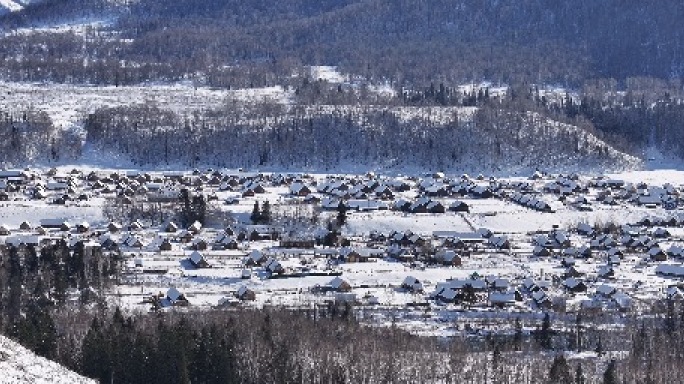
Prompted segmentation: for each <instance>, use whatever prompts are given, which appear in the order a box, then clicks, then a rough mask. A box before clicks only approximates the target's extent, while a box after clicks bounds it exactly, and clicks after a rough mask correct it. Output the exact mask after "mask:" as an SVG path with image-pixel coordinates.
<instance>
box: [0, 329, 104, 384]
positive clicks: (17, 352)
mask: <svg viewBox="0 0 684 384" xmlns="http://www.w3.org/2000/svg"><path fill="white" fill-rule="evenodd" d="M0 372H2V375H0V383H8V384H9V383H13V384H20V383H31V384H42V383H46V384H47V383H64V384H78V383H95V381H94V380H92V379H88V378H85V377H83V376H79V375H77V374H76V373H74V372H71V371H69V370H68V369H66V368H65V367H63V366H61V365H59V364H57V363H55V362H53V361H50V360H48V359H45V358H43V357H39V356H36V355H35V354H33V353H32V352H31V351H29V350H28V349H26V348H24V347H22V346H21V345H19V344H17V343H15V342H14V341H12V340H10V339H8V338H6V337H4V336H0Z"/></svg>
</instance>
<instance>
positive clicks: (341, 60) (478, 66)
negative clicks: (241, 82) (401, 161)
mask: <svg viewBox="0 0 684 384" xmlns="http://www.w3.org/2000/svg"><path fill="white" fill-rule="evenodd" d="M618 9H619V12H618V13H616V10H618ZM68 17H71V18H74V17H81V18H83V17H90V18H91V19H92V18H94V19H103V20H108V21H110V22H111V25H112V26H111V28H112V29H113V30H115V31H119V32H120V34H118V33H117V34H116V36H115V37H114V38H112V36H110V35H109V34H106V33H105V34H103V33H93V35H92V36H89V39H88V44H89V45H90V47H91V49H88V50H87V52H85V53H84V52H83V51H82V50H81V49H80V48H81V46H80V44H79V46H78V49H74V48H73V47H72V48H70V47H69V45H68V44H67V45H66V46H65V45H63V44H64V43H66V42H69V41H71V40H72V39H73V38H74V37H73V36H68V35H66V36H65V35H60V36H42V38H43V39H46V40H47V41H46V42H47V43H48V46H51V48H52V49H48V52H35V53H42V54H44V55H45V56H46V58H47V59H55V60H56V61H60V62H61V61H62V60H65V59H68V58H69V57H75V56H78V57H80V56H82V55H83V54H86V55H88V56H90V57H91V58H92V59H94V60H98V61H99V60H101V61H103V62H104V63H106V64H107V65H109V66H112V68H116V67H127V66H128V65H125V64H123V63H121V62H119V60H125V61H126V62H128V63H131V64H132V63H137V64H151V63H155V64H158V65H161V66H162V67H163V68H164V69H163V70H160V72H158V73H155V72H153V73H149V74H148V76H153V77H155V76H159V77H171V78H173V77H179V76H183V75H188V74H194V73H196V71H202V72H207V73H212V72H214V71H221V68H222V67H223V66H225V65H231V66H233V65H236V64H240V65H245V64H249V65H256V66H258V67H261V66H264V67H266V68H267V72H268V73H271V74H272V75H278V74H281V75H282V74H283V72H282V71H283V70H284V69H285V68H288V67H291V66H293V65H316V64H327V65H342V66H343V68H344V69H346V70H348V71H349V72H351V73H356V74H360V75H364V76H368V77H371V78H375V79H378V78H387V79H391V80H392V81H393V82H399V83H402V82H405V81H410V82H430V81H436V80H441V81H449V82H458V81H464V80H472V79H481V78H487V79H490V80H495V81H503V82H512V81H516V80H526V81H530V82H537V83H539V82H558V83H564V84H569V85H580V84H581V83H582V82H583V80H585V79H587V78H592V77H613V78H617V79H626V78H628V77H634V76H652V77H658V78H664V79H669V78H673V77H679V76H681V74H682V72H683V70H684V46H683V45H682V44H680V41H681V39H682V37H683V36H682V33H684V32H682V28H681V26H680V25H679V24H680V21H681V20H682V19H684V5H682V3H681V2H679V1H675V0H664V1H640V2H624V1H619V0H609V1H601V2H596V1H574V2H559V1H545V2H539V1H535V0H522V1H520V0H502V1H497V2H489V1H474V0H436V1H429V2H422V1H413V0H326V1H305V0H298V1H288V2H276V1H270V0H257V1H250V2H243V1H233V0H229V1H217V0H208V1H204V0H181V1H174V2H168V1H164V0H140V1H138V2H132V3H131V4H130V5H126V2H119V1H111V0H98V1H82V0H49V1H45V2H40V3H38V4H35V5H29V6H27V7H25V8H24V9H22V10H21V11H19V12H14V13H11V14H9V15H6V16H5V17H3V18H2V20H0V24H1V25H2V26H4V29H5V30H11V29H13V28H16V27H24V26H35V25H44V24H46V23H47V24H49V23H55V22H59V21H63V20H64V19H65V18H68ZM3 40H6V41H4V44H3V45H5V46H4V47H3V48H2V50H1V51H4V53H7V52H15V51H16V50H17V49H22V50H26V49H27V47H26V46H25V45H21V46H19V47H18V46H17V44H18V43H17V42H15V41H14V42H13V41H12V39H3ZM60 42H63V43H61V44H60ZM79 43H80V40H79ZM53 47H54V48H53ZM26 53H29V52H26ZM53 55H56V56H57V57H52V56H53ZM5 57H6V55H5ZM12 58H16V57H15V55H12ZM5 60H8V58H6V59H5ZM110 60H116V63H114V62H110ZM10 62H11V60H10ZM8 64H9V63H6V64H5V65H8ZM73 64H75V63H73ZM82 69H85V70H86V71H90V70H92V69H86V68H82ZM119 70H121V71H124V72H125V69H124V68H119ZM141 70H142V69H141ZM43 76H45V75H43ZM89 80H90V81H96V82H108V83H112V82H113V81H114V79H106V78H95V79H89ZM264 80H265V79H264ZM264 80H262V82H264Z"/></svg>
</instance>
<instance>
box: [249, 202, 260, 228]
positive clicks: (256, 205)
mask: <svg viewBox="0 0 684 384" xmlns="http://www.w3.org/2000/svg"><path fill="white" fill-rule="evenodd" d="M249 219H250V220H252V224H259V221H260V220H261V211H260V210H259V202H258V201H255V202H254V208H252V215H251V216H249Z"/></svg>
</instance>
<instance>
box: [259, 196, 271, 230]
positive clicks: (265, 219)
mask: <svg viewBox="0 0 684 384" xmlns="http://www.w3.org/2000/svg"><path fill="white" fill-rule="evenodd" d="M259 220H260V221H261V223H263V224H271V221H272V216H271V203H269V201H268V200H266V201H264V205H263V206H262V207H261V216H260V217H259Z"/></svg>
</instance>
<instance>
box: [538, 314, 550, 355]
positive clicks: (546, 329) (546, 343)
mask: <svg viewBox="0 0 684 384" xmlns="http://www.w3.org/2000/svg"><path fill="white" fill-rule="evenodd" d="M552 342H553V329H552V328H551V316H550V315H549V314H548V312H547V313H546V314H544V321H543V322H542V327H541V330H539V344H540V345H541V347H542V348H544V349H546V350H550V349H551V348H552V347H553V343H552Z"/></svg>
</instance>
